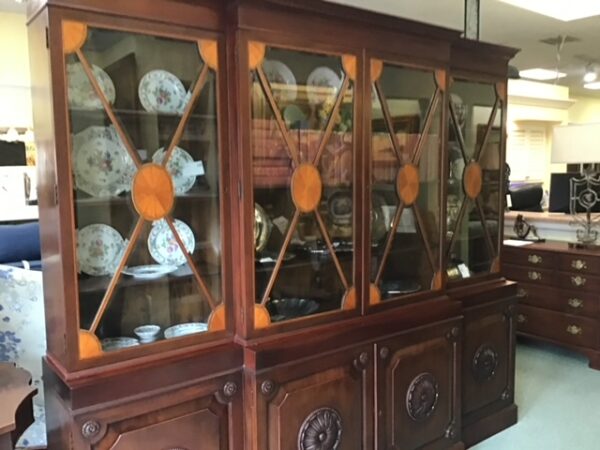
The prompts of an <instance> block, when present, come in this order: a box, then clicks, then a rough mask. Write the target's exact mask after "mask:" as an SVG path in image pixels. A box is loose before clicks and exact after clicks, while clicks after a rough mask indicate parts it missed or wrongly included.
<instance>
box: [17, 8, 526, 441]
mask: <svg viewBox="0 0 600 450" xmlns="http://www.w3.org/2000/svg"><path fill="white" fill-rule="evenodd" d="M28 7H29V30H30V31H29V36H30V47H31V67H32V83H33V93H34V110H35V113H34V115H35V130H36V137H37V144H38V151H39V158H38V161H39V177H40V179H39V203H40V221H41V230H42V231H41V234H42V247H43V262H44V290H45V298H46V316H47V317H46V319H47V329H48V352H47V357H46V358H45V375H44V377H45V379H44V382H45V390H46V397H45V398H46V409H47V424H48V435H49V449H52V450H53V449H60V450H63V449H94V450H100V449H115V450H117V449H118V450H123V449H142V448H143V449H148V450H154V449H156V450H165V449H187V450H196V449H203V450H213V449H214V450H217V449H218V450H225V449H229V450H241V449H245V450H296V449H297V450H354V449H356V450H371V449H372V450H375V449H379V450H383V449H386V450H391V449H430V450H433V449H446V448H451V449H462V448H464V447H465V445H471V444H474V443H475V442H477V441H478V440H481V439H483V438H485V437H487V436H489V435H491V434H493V433H495V432H497V431H499V430H501V429H502V428H504V427H506V426H508V425H510V424H512V423H514V421H515V420H516V407H515V406H514V404H513V394H514V329H513V322H512V317H513V302H514V299H515V298H516V296H515V292H513V291H514V289H513V286H512V285H511V284H508V283H507V282H505V281H504V280H503V279H502V278H501V277H500V275H499V273H498V270H499V268H500V254H499V250H500V242H501V238H502V236H501V233H502V232H501V230H502V223H501V222H502V207H503V204H502V199H503V196H502V195H501V193H502V189H503V187H502V186H503V170H504V140H505V136H504V126H505V117H506V74H507V64H508V60H509V59H510V58H511V57H512V56H513V55H514V50H512V49H508V48H504V47H499V46H492V45H488V44H480V43H474V42H466V41H464V40H463V39H462V38H461V37H460V35H459V33H458V32H455V31H451V30H446V29H441V28H437V27H433V26H429V25H424V24H419V23H415V22H411V21H406V20H402V19H397V18H392V17H388V16H384V15H379V14H374V13H368V12H365V11H360V10H357V9H353V8H348V7H344V6H339V5H334V4H331V3H326V2H321V1H319V0H304V1H300V0H237V1H216V0H215V1H208V0H206V1H202V0H194V1H192V0H155V1H153V2H148V1H142V0H132V1H127V2H123V1H118V0H103V1H99V0H69V1H67V0H37V1H30V2H29V6H28Z"/></svg>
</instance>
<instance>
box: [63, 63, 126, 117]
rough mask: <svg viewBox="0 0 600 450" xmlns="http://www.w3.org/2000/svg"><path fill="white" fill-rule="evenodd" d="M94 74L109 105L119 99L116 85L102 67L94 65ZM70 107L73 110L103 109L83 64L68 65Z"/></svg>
mask: <svg viewBox="0 0 600 450" xmlns="http://www.w3.org/2000/svg"><path fill="white" fill-rule="evenodd" d="M92 72H93V73H94V76H95V78H96V81H97V82H98V85H99V86H100V89H101V90H102V92H103V93H104V95H105V97H106V99H107V100H108V102H109V103H111V104H113V103H114V102H115V99H116V98H117V94H116V91H115V85H114V83H113V81H112V80H111V78H110V77H109V76H108V74H107V73H106V72H105V71H104V70H102V69H101V68H100V67H98V66H96V65H94V64H92ZM67 80H68V83H69V86H68V96H69V106H71V107H73V108H89V109H102V102H101V101H100V98H99V97H98V95H97V94H96V91H94V88H93V87H92V83H90V79H89V78H88V76H87V75H86V73H85V70H83V66H82V65H81V63H74V64H68V65H67Z"/></svg>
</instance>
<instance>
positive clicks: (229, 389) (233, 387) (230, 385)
mask: <svg viewBox="0 0 600 450" xmlns="http://www.w3.org/2000/svg"><path fill="white" fill-rule="evenodd" d="M237 391H238V387H237V384H236V383H234V382H233V381H228V382H227V383H225V386H223V394H224V395H225V397H233V396H234V395H235V394H236V393H237Z"/></svg>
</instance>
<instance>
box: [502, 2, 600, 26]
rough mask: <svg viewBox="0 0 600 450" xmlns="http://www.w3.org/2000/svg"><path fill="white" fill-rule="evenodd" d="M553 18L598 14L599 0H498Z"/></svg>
mask: <svg viewBox="0 0 600 450" xmlns="http://www.w3.org/2000/svg"><path fill="white" fill-rule="evenodd" d="M500 1H502V2H504V3H507V4H509V5H512V6H516V7H517V8H522V9H526V10H528V11H532V12H534V13H537V14H542V15H544V16H548V17H552V18H553V19H557V20H562V21H563V22H570V21H571V20H579V19H585V18H587V17H593V16H599V15H600V2H598V1H593V0H500Z"/></svg>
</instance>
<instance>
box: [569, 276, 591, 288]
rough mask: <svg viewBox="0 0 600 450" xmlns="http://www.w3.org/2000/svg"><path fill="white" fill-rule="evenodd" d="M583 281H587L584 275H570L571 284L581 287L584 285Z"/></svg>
mask: <svg viewBox="0 0 600 450" xmlns="http://www.w3.org/2000/svg"><path fill="white" fill-rule="evenodd" d="M585 283H587V279H586V278H585V277H582V276H579V275H577V276H576V277H571V284H573V286H577V287H581V286H585Z"/></svg>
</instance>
